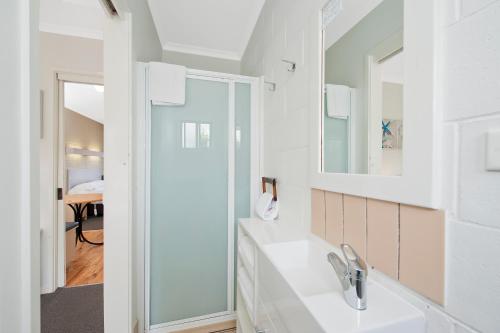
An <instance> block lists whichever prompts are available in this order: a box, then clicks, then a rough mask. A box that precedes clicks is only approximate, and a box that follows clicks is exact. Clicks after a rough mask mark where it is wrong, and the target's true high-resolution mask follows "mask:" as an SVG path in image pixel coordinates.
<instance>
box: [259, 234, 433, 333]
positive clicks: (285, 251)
mask: <svg viewBox="0 0 500 333" xmlns="http://www.w3.org/2000/svg"><path fill="white" fill-rule="evenodd" d="M262 251H263V253H264V254H265V255H266V257H267V258H268V259H269V261H270V262H271V263H272V265H271V266H274V267H275V269H276V270H277V271H278V272H279V274H280V275H281V276H282V277H283V279H284V280H285V281H286V283H287V284H288V286H289V287H290V289H291V290H292V292H293V293H294V294H295V297H296V298H298V301H300V303H301V304H302V305H303V307H304V309H303V310H304V311H306V312H309V313H310V314H311V315H312V317H313V318H314V320H315V321H316V322H317V324H318V325H319V327H321V329H322V330H323V331H324V332H346V333H347V332H371V333H401V332H405V333H424V332H425V319H424V316H423V314H422V313H421V312H420V311H419V310H418V309H416V308H414V307H413V306H412V305H410V304H408V303H407V302H406V301H404V300H403V299H401V298H400V297H399V296H397V295H395V294H393V293H392V292H391V291H389V290H388V289H386V288H384V287H382V286H380V285H379V284H377V283H375V282H372V281H370V280H368V282H367V291H368V308H367V310H364V311H358V310H354V309H352V308H351V307H349V305H347V303H346V301H345V300H344V297H343V291H342V288H341V286H340V283H339V282H338V280H337V276H336V275H335V272H334V270H333V268H332V267H331V266H330V264H329V263H328V261H327V259H326V255H327V253H328V249H327V248H324V247H322V246H320V245H319V244H318V243H317V242H313V241H310V240H299V241H292V242H283V243H273V244H268V245H263V246H262ZM266 269H269V268H266ZM262 283H263V284H264V285H265V284H266V281H263V282H262ZM267 289H268V290H271V292H272V289H273V286H267ZM277 311H278V312H279V309H277Z"/></svg>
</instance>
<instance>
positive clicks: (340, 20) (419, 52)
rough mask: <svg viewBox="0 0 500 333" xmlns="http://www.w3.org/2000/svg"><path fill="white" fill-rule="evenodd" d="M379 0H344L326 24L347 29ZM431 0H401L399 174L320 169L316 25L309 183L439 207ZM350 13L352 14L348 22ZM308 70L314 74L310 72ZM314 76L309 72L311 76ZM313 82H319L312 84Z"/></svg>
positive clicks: (320, 68)
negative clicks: (402, 79)
mask: <svg viewBox="0 0 500 333" xmlns="http://www.w3.org/2000/svg"><path fill="white" fill-rule="evenodd" d="M381 2H382V0H370V1H367V0H348V1H346V0H344V1H343V9H342V11H341V12H340V13H339V14H338V16H337V17H336V18H335V21H333V22H332V23H330V24H337V25H339V29H338V31H342V33H341V34H340V35H343V34H345V33H346V32H347V31H349V30H350V29H351V28H352V27H353V26H354V24H355V23H357V22H358V21H359V18H361V17H364V15H366V14H367V13H368V12H369V11H371V10H372V9H373V8H375V7H376V6H377V5H378V4H380V3H381ZM438 2H439V1H434V0H418V1H415V0H405V1H404V52H405V59H404V71H405V84H404V88H403V89H404V102H403V103H404V104H403V105H404V110H403V119H404V120H403V124H404V125H403V126H404V140H403V173H402V176H379V175H367V174H340V173H322V172H321V163H322V160H321V158H322V142H321V140H322V121H323V119H322V118H323V93H322V92H323V86H324V80H323V75H324V71H323V69H324V67H323V66H324V64H323V57H324V51H323V42H322V39H323V33H322V30H321V20H320V24H319V25H318V33H319V36H318V39H319V40H318V43H319V49H320V51H319V53H320V58H319V59H317V60H318V62H319V63H318V66H317V70H318V74H319V75H318V77H317V78H318V81H317V83H316V84H314V88H317V95H316V96H317V100H316V101H312V103H311V107H312V110H314V112H311V115H312V116H311V164H310V168H311V170H310V171H311V172H310V183H311V187H312V188H316V189H321V190H326V191H331V192H338V193H345V194H351V195H356V196H362V197H368V198H374V199H380V200H386V201H393V202H399V203H405V204H410V205H416V206H422V207H429V208H440V207H439V206H440V198H441V193H440V173H441V171H440V136H439V128H440V119H441V116H440V114H439V112H438V108H437V98H436V87H437V84H436V83H437V80H438V72H437V71H436V65H437V59H438V58H437V56H436V54H437V49H438V47H439V44H438V40H439V39H438V38H437V37H438V34H437V33H436V31H437V27H436V25H437V23H436V22H437V21H436V13H437V8H436V6H437V3H438ZM352 18H358V19H357V20H356V22H353V19H352ZM313 75H314V73H313ZM314 76H315V75H314ZM318 84H319V85H318Z"/></svg>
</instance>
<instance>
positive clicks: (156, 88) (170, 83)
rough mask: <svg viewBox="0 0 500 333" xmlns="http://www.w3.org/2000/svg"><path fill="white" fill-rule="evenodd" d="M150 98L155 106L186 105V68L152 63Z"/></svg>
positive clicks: (150, 67)
mask: <svg viewBox="0 0 500 333" xmlns="http://www.w3.org/2000/svg"><path fill="white" fill-rule="evenodd" d="M149 98H150V99H151V102H152V103H153V105H184V104H185V103H186V67H184V66H179V65H172V64H167V63H162V62H150V63H149Z"/></svg>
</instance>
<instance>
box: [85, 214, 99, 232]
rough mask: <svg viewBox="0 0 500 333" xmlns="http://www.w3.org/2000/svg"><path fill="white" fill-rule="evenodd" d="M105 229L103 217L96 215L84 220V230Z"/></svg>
mask: <svg viewBox="0 0 500 333" xmlns="http://www.w3.org/2000/svg"><path fill="white" fill-rule="evenodd" d="M101 229H103V217H102V216H94V217H91V218H89V219H87V220H86V221H83V230H84V231H86V230H101Z"/></svg>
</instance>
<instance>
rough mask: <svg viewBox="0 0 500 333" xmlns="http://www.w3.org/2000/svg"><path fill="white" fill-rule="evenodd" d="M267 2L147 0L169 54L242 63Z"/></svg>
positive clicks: (254, 0)
mask: <svg viewBox="0 0 500 333" xmlns="http://www.w3.org/2000/svg"><path fill="white" fill-rule="evenodd" d="M264 2H265V0H148V3H149V8H150V9H151V14H152V15H153V20H154V22H155V25H156V30H157V31H158V35H159V37H160V41H161V43H162V45H163V49H165V50H169V51H176V52H183V53H191V54H198V55H204V56H211V57H217V58H224V59H231V60H241V57H242V55H243V53H244V52H245V49H246V46H247V44H248V41H249V39H250V37H251V35H252V32H253V29H254V27H255V23H256V22H257V19H258V18H259V15H260V11H261V9H262V6H263V5H264Z"/></svg>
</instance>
